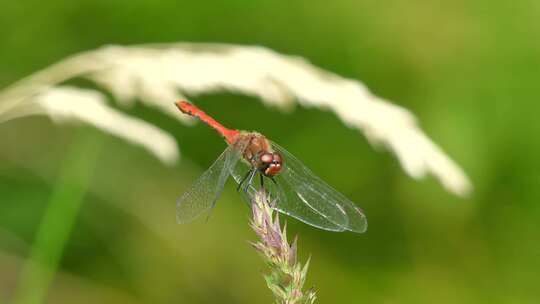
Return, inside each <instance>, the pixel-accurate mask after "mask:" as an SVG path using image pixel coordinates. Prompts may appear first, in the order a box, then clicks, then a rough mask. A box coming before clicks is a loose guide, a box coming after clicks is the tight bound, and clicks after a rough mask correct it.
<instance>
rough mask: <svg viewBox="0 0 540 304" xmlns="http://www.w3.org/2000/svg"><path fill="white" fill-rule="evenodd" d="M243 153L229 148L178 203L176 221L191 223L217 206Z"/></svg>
mask: <svg viewBox="0 0 540 304" xmlns="http://www.w3.org/2000/svg"><path fill="white" fill-rule="evenodd" d="M242 151H243V150H241V149H239V148H238V147H232V146H229V147H228V148H227V149H225V151H223V153H222V154H221V155H220V156H219V157H218V159H217V160H216V161H215V162H214V163H213V164H212V166H210V168H208V170H206V172H204V173H203V175H201V176H200V177H199V178H198V179H197V180H196V181H195V183H194V184H193V186H191V188H190V189H188V190H187V191H186V192H184V194H182V196H181V197H180V198H179V199H178V201H177V203H176V220H177V221H178V222H179V223H187V222H190V221H192V220H194V219H195V218H197V217H198V216H199V215H200V214H202V213H203V212H205V211H208V210H211V209H212V208H213V207H214V206H215V204H216V202H217V200H218V198H219V196H220V195H221V192H222V191H223V187H224V186H225V182H226V181H227V178H228V177H229V175H230V173H231V171H232V168H234V167H235V166H236V164H237V163H238V160H239V159H240V157H241V155H242Z"/></svg>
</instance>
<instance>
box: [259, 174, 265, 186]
mask: <svg viewBox="0 0 540 304" xmlns="http://www.w3.org/2000/svg"><path fill="white" fill-rule="evenodd" d="M259 173H260V172H259ZM259 176H260V177H261V188H264V178H263V175H262V173H260V174H259Z"/></svg>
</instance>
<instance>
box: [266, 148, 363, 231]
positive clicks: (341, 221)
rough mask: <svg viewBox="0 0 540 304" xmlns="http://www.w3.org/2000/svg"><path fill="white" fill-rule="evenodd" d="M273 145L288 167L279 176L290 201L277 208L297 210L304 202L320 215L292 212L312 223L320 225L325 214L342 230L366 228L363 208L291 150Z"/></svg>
mask: <svg viewBox="0 0 540 304" xmlns="http://www.w3.org/2000/svg"><path fill="white" fill-rule="evenodd" d="M272 147H273V148H274V149H275V150H276V151H278V152H280V153H281V155H282V156H283V158H284V168H283V170H282V172H280V174H278V175H277V181H278V186H281V187H282V188H283V190H284V191H282V192H284V193H285V195H286V198H287V201H286V202H285V203H284V204H282V205H280V204H279V203H278V206H277V208H278V209H282V210H280V211H282V212H284V213H287V212H290V211H291V210H292V211H294V212H296V210H297V209H298V208H300V207H298V206H297V205H302V206H303V208H308V209H310V210H312V211H313V212H312V213H314V214H317V215H318V216H315V217H313V216H308V217H303V218H299V217H297V216H295V215H293V214H291V215H292V216H294V217H297V218H298V219H299V220H301V221H304V222H306V223H308V224H311V225H314V226H317V224H318V223H319V222H320V218H321V217H322V218H324V219H325V220H327V221H328V222H330V223H332V224H334V225H335V226H338V227H340V228H341V230H350V231H354V232H359V233H362V232H365V231H366V229H367V219H366V216H365V215H364V213H363V212H362V210H361V209H360V208H359V207H357V206H356V205H355V204H354V203H353V202H352V201H350V200H349V199H348V198H346V197H345V196H344V195H343V194H341V193H340V192H338V191H336V190H335V189H334V188H332V187H331V186H329V185H328V184H327V183H325V182H324V181H322V180H321V179H320V178H319V177H317V176H316V175H315V174H313V173H312V172H311V171H310V170H309V169H308V168H307V167H306V166H305V165H304V164H302V162H300V161H299V160H298V159H297V158H296V157H294V156H293V155H292V154H291V153H289V152H288V151H287V150H285V149H284V148H282V147H281V146H279V145H278V144H276V143H272ZM296 213H298V212H296ZM321 228H324V227H321ZM329 228H330V229H328V230H332V229H331V228H333V227H332V226H330V227H329Z"/></svg>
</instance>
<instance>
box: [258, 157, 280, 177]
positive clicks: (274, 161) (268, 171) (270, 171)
mask: <svg viewBox="0 0 540 304" xmlns="http://www.w3.org/2000/svg"><path fill="white" fill-rule="evenodd" d="M260 160H261V164H262V166H261V171H262V172H263V173H264V175H266V176H270V177H272V176H274V175H276V174H278V173H279V172H280V171H281V167H282V165H283V158H282V157H281V154H279V153H278V152H273V153H270V152H265V153H263V154H262V155H261V158H260Z"/></svg>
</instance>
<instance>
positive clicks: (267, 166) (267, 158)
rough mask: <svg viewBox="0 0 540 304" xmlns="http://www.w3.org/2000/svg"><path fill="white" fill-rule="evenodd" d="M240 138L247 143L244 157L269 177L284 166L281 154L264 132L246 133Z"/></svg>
mask: <svg viewBox="0 0 540 304" xmlns="http://www.w3.org/2000/svg"><path fill="white" fill-rule="evenodd" d="M239 140H240V141H244V142H245V143H246V145H245V150H244V153H243V157H244V159H245V160H246V161H247V162H248V163H249V164H250V165H251V166H252V167H254V168H257V169H258V170H259V171H260V172H261V173H262V174H264V175H266V176H268V177H272V176H274V175H276V174H278V173H279V172H280V171H281V168H282V167H283V158H282V156H281V154H280V153H279V152H275V151H273V150H272V147H271V145H270V142H269V141H268V140H267V139H266V137H264V136H263V135H262V134H259V133H255V132H252V133H244V134H242V135H241V137H240V139H239Z"/></svg>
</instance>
